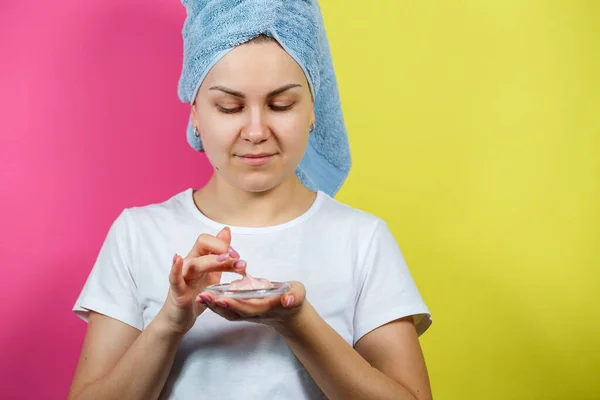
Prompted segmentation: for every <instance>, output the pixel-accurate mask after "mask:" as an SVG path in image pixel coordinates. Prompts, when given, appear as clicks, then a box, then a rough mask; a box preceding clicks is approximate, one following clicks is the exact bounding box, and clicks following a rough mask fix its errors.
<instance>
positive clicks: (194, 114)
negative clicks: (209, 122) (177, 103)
mask: <svg viewBox="0 0 600 400" xmlns="http://www.w3.org/2000/svg"><path fill="white" fill-rule="evenodd" d="M191 113H192V124H193V125H194V127H195V128H196V129H198V112H197V111H196V102H194V103H193V104H192V107H191Z"/></svg>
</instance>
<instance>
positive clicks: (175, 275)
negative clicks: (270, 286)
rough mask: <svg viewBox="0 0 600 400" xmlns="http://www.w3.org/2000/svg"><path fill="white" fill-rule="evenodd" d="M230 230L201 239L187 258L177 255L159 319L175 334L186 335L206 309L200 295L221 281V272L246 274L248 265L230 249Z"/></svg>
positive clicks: (201, 236)
mask: <svg viewBox="0 0 600 400" xmlns="http://www.w3.org/2000/svg"><path fill="white" fill-rule="evenodd" d="M230 243H231V231H230V230H229V228H228V227H225V228H223V230H221V232H219V233H218V234H217V235H216V236H212V235H208V234H202V235H200V236H198V239H197V240H196V243H194V246H193V248H192V250H191V251H190V252H189V254H188V255H187V256H185V258H181V257H180V256H179V255H177V254H176V255H175V257H174V258H173V266H172V267H171V272H170V274H169V284H170V287H169V294H168V296H167V299H166V301H165V303H164V304H163V307H162V309H161V310H160V312H159V314H158V315H157V318H159V317H160V318H161V319H162V320H163V322H164V323H165V324H167V329H168V330H169V331H171V332H173V333H178V334H182V335H183V334H185V333H186V332H187V331H189V330H190V329H191V328H192V326H194V323H195V322H196V318H198V316H199V315H200V314H202V313H203V312H204V310H206V308H207V307H206V305H205V304H203V303H202V299H201V298H200V297H199V294H200V293H201V292H202V291H203V290H204V289H205V288H206V287H207V286H209V285H214V284H217V283H219V282H220V281H221V273H222V272H224V271H225V272H235V273H238V274H241V275H243V274H244V273H245V270H246V262H245V261H243V260H240V259H239V257H240V256H239V254H238V253H237V252H236V251H235V250H233V248H231V246H230Z"/></svg>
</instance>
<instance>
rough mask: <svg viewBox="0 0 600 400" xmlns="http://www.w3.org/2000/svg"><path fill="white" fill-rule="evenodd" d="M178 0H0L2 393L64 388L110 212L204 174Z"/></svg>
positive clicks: (42, 395) (33, 394)
mask: <svg viewBox="0 0 600 400" xmlns="http://www.w3.org/2000/svg"><path fill="white" fill-rule="evenodd" d="M184 17H185V10H184V9H183V6H181V3H180V2H179V1H177V0H155V1H152V2H147V1H141V0H139V1H135V0H112V1H110V0H103V1H81V0H61V1H47V0H28V1H24V0H8V1H7V0H2V1H1V2H0V114H1V116H0V117H1V120H0V185H1V186H0V187H1V196H0V210H1V215H0V263H1V264H0V265H1V268H2V279H1V280H0V294H1V296H2V298H1V301H0V321H1V322H0V398H3V399H11V400H12V399H64V398H66V395H67V392H68V388H69V385H70V381H71V378H72V374H73V372H74V369H75V365H76V362H77V358H78V354H79V350H80V346H81V343H82V340H83V336H84V333H85V326H86V325H85V323H84V322H82V321H81V320H79V319H78V318H77V317H76V316H75V315H74V314H73V313H72V312H71V307H72V306H73V303H74V301H75V299H76V298H77V295H78V294H79V291H80V289H81V287H82V285H83V283H84V281H85V279H86V277H87V275H88V273H89V271H90V269H91V267H92V264H93V262H94V260H95V257H96V255H97V253H98V250H99V248H100V245H101V244H102V242H103V240H104V238H105V235H106V233H107V230H108V228H109V226H110V224H111V222H112V221H113V220H114V218H116V216H117V215H118V214H119V212H120V211H121V210H122V209H123V208H124V207H129V206H133V205H143V204H146V203H148V202H154V201H162V200H165V199H166V198H168V197H170V196H171V195H173V194H175V193H176V192H178V191H181V190H184V189H185V188H187V187H199V186H201V185H202V184H203V183H204V182H205V181H206V179H207V178H208V176H209V173H210V166H209V164H208V163H207V161H206V159H205V157H204V156H203V155H200V154H198V153H196V152H194V151H193V150H192V149H191V148H190V147H189V146H188V144H187V142H186V140H185V127H186V122H187V116H188V115H189V114H188V107H187V106H186V105H185V104H182V103H180V101H179V99H178V98H177V91H176V90H177V82H178V79H179V73H180V70H181V59H182V44H181V36H180V34H181V27H182V23H183V20H184Z"/></svg>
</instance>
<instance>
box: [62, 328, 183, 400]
mask: <svg viewBox="0 0 600 400" xmlns="http://www.w3.org/2000/svg"><path fill="white" fill-rule="evenodd" d="M181 337H182V336H181V335H180V334H173V333H171V332H169V331H168V330H167V329H165V328H164V325H163V324H161V322H160V321H157V320H154V321H153V322H151V323H150V324H149V325H148V327H147V328H146V329H144V331H143V332H142V333H141V334H140V336H139V337H138V338H137V339H136V340H135V342H133V344H132V345H131V347H130V348H129V349H128V350H127V352H126V353H125V354H124V355H123V357H122V358H121V359H120V360H119V362H118V363H117V364H116V365H115V367H114V368H113V369H112V370H111V371H110V372H109V373H108V374H107V375H106V376H104V377H103V378H101V379H99V380H97V381H96V382H94V383H91V384H89V385H87V386H86V387H85V388H84V389H83V390H82V391H81V392H80V393H77V394H76V396H75V397H73V398H72V399H73V400H96V399H102V400H105V399H131V400H137V399H140V400H142V399H143V400H147V399H158V397H159V395H160V392H161V391H162V389H163V387H164V385H165V382H166V380H167V377H168V376H169V373H170V371H171V367H172V366H173V361H174V359H175V354H176V352H177V347H178V346H179V343H180V342H181Z"/></svg>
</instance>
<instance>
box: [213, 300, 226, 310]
mask: <svg viewBox="0 0 600 400" xmlns="http://www.w3.org/2000/svg"><path fill="white" fill-rule="evenodd" d="M215 304H216V305H218V306H219V307H223V308H229V305H228V304H227V303H225V302H224V301H221V300H217V301H215Z"/></svg>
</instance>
